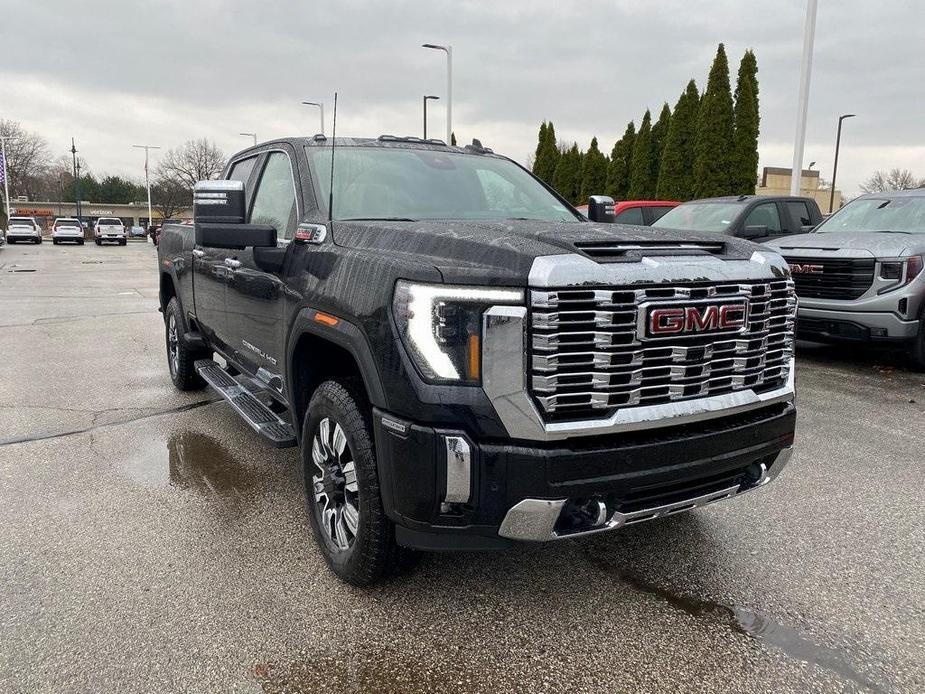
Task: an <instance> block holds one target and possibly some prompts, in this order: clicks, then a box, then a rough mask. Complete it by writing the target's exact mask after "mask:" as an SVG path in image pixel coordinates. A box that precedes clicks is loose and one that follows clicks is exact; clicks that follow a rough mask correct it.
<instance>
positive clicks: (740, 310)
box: [645, 300, 748, 337]
mask: <svg viewBox="0 0 925 694" xmlns="http://www.w3.org/2000/svg"><path fill="white" fill-rule="evenodd" d="M747 320H748V302H747V301H744V300H743V301H736V302H733V303H724V304H698V305H694V306H658V305H656V306H650V307H649V308H648V314H647V315H646V324H645V327H646V336H647V337H667V336H670V335H678V334H683V333H691V334H695V333H709V332H740V331H742V330H744V329H745V324H746V321H747Z"/></svg>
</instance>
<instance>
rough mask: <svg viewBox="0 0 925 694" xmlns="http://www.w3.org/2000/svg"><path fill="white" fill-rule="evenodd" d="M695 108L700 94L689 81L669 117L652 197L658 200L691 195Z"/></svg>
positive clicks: (678, 198)
mask: <svg viewBox="0 0 925 694" xmlns="http://www.w3.org/2000/svg"><path fill="white" fill-rule="evenodd" d="M699 109H700V94H698V92H697V85H696V84H695V82H694V80H691V81H690V82H688V83H687V89H685V90H684V91H683V92H681V97H680V98H679V99H678V103H677V104H676V105H675V107H674V114H673V115H672V116H671V126H670V127H669V128H668V137H667V138H666V140H665V147H664V149H663V150H662V162H661V168H660V169H659V174H658V186H657V187H656V189H655V197H656V198H658V199H659V200H681V201H684V200H690V199H691V198H692V197H694V182H693V181H694V179H693V174H692V170H693V166H694V130H695V128H696V127H697V112H698V110H699Z"/></svg>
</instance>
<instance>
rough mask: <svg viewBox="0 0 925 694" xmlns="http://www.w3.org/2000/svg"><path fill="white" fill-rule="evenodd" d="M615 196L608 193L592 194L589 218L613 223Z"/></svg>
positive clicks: (589, 204)
mask: <svg viewBox="0 0 925 694" xmlns="http://www.w3.org/2000/svg"><path fill="white" fill-rule="evenodd" d="M613 206H614V202H613V198H611V197H609V196H607V195H592V196H591V197H589V198H588V219H590V220H591V221H592V222H603V223H604V224H613Z"/></svg>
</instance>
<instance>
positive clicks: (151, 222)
mask: <svg viewBox="0 0 925 694" xmlns="http://www.w3.org/2000/svg"><path fill="white" fill-rule="evenodd" d="M132 147H135V148H136V149H143V150H144V151H145V188H147V189H148V228H149V229H150V228H151V227H152V226H154V218H153V214H154V213H153V212H152V210H151V178H150V176H149V174H148V150H149V149H160V147H155V146H154V145H132Z"/></svg>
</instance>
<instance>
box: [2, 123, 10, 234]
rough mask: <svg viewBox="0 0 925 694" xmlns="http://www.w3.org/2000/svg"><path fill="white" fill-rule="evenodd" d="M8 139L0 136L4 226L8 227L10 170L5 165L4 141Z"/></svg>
mask: <svg viewBox="0 0 925 694" xmlns="http://www.w3.org/2000/svg"><path fill="white" fill-rule="evenodd" d="M8 139H9V138H8V137H6V136H3V135H0V148H2V156H3V171H2V172H0V173H2V174H3V199H4V200H5V201H6V226H7V227H9V226H10V170H9V167H8V166H7V165H6V141H7V140H8Z"/></svg>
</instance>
